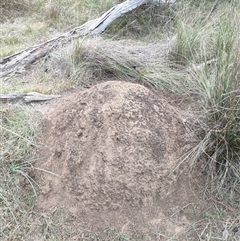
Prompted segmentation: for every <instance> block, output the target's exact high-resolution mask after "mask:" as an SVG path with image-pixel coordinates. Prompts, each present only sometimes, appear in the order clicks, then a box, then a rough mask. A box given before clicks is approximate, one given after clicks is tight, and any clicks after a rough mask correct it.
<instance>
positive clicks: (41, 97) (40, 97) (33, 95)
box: [0, 92, 61, 103]
mask: <svg viewBox="0 0 240 241" xmlns="http://www.w3.org/2000/svg"><path fill="white" fill-rule="evenodd" d="M59 97H61V95H45V94H41V93H38V92H29V93H27V94H1V95H0V100H3V101H11V100H23V101H25V102H27V103H29V102H36V101H47V100H52V99H56V98H59Z"/></svg>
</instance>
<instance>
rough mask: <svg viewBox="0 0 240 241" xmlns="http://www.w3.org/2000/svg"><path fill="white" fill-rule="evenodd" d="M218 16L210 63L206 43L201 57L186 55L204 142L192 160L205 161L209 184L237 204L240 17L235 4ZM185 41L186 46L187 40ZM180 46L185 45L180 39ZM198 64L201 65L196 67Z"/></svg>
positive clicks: (191, 49)
mask: <svg viewBox="0 0 240 241" xmlns="http://www.w3.org/2000/svg"><path fill="white" fill-rule="evenodd" d="M238 9H239V6H238ZM217 14H218V18H214V24H213V26H212V31H214V32H215V34H214V38H215V39H214V41H211V42H208V45H209V46H210V51H211V50H213V51H212V53H211V58H210V59H211V61H209V53H208V49H209V48H207V47H206V46H207V45H206V43H205V42H204V41H203V40H202V41H203V42H204V45H203V46H199V44H198V43H196V44H197V46H198V49H199V51H198V52H196V51H195V49H194V47H190V45H189V53H188V55H186V56H188V59H190V60H191V63H192V65H191V68H192V69H191V71H190V75H189V76H190V81H189V85H188V88H189V92H190V93H194V94H196V95H197V96H198V97H199V100H198V103H199V102H200V103H201V105H200V106H201V107H200V108H197V110H198V111H199V114H198V115H196V116H197V117H196V118H197V121H196V122H197V127H195V129H196V132H197V133H198V135H199V138H200V142H199V144H198V146H197V147H196V149H194V151H193V156H192V157H193V158H194V160H197V159H199V158H204V159H205V160H206V162H207V168H208V173H209V176H210V179H211V183H212V181H213V180H215V181H216V182H215V184H216V185H217V186H215V189H217V190H218V192H219V194H220V195H221V196H223V193H225V194H226V193H231V196H230V198H231V199H232V200H235V201H237V200H239V195H237V193H238V192H236V191H237V190H239V184H240V169H239V154H240V149H239V146H240V139H239V134H240V133H239V130H240V124H239V123H240V122H239V121H240V119H239V118H240V99H239V77H240V73H239V57H238V51H239V32H240V29H239V12H238V10H237V9H236V6H235V5H234V4H226V3H223V5H222V7H221V9H220V10H219V11H218V12H217ZM181 31H183V32H185V30H184V29H182V30H181ZM206 31H207V30H206ZM200 32H202V31H200ZM184 39H185V38H184ZM197 39H198V41H199V38H197ZM185 40H186V43H188V38H186V39H185ZM177 41H180V43H182V39H181V38H179V39H178V40H177ZM213 44H214V46H212V45H213ZM196 54H197V56H196ZM199 60H201V61H202V63H203V64H200V65H199V64H197V63H198V62H199ZM236 195H237V196H236Z"/></svg>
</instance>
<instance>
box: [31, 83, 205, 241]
mask: <svg viewBox="0 0 240 241" xmlns="http://www.w3.org/2000/svg"><path fill="white" fill-rule="evenodd" d="M181 113H182V114H183V115H184V112H183V111H182V110H181V109H179V108H178V107H177V106H176V105H175V106H174V105H171V104H169V100H168V99H167V98H165V97H164V96H160V95H159V94H156V93H153V92H152V91H151V90H149V89H147V88H145V87H143V86H141V85H139V84H133V83H127V82H121V81H110V82H105V83H101V84H98V85H96V86H93V87H91V88H90V89H87V90H84V91H79V92H77V93H73V94H71V95H68V96H67V97H64V98H62V99H59V100H57V101H55V102H53V103H51V107H49V108H48V111H47V112H46V119H45V121H44V134H43V138H42V141H41V142H42V144H43V146H42V148H41V149H40V150H39V153H38V155H39V156H40V158H41V160H40V161H38V162H37V164H36V167H37V168H41V169H45V170H47V171H48V172H46V171H44V172H39V171H38V173H37V176H38V177H37V182H38V183H39V185H40V194H39V198H38V202H37V205H36V210H38V211H45V210H50V209H51V210H54V209H55V208H62V209H63V210H65V211H66V213H68V214H69V213H70V214H71V215H72V216H73V217H74V218H75V219H77V220H79V222H81V223H82V224H83V225H85V226H88V227H92V229H93V230H96V231H98V230H101V229H104V228H106V227H109V226H111V227H112V226H114V227H117V228H120V229H121V230H123V231H124V232H132V231H134V232H139V233H142V234H144V235H145V237H146V240H155V239H152V238H151V237H153V236H151V235H153V234H156V232H157V233H158V234H159V235H161V237H162V238H163V239H161V240H167V239H168V238H170V237H172V236H173V235H178V234H179V235H180V234H181V233H184V232H186V230H188V229H189V228H190V226H191V225H192V224H193V223H194V222H195V221H197V220H198V218H199V217H198V214H197V213H199V208H200V206H201V205H200V203H201V196H202V194H201V190H200V189H201V188H200V187H199V186H201V184H202V180H203V178H204V177H203V176H202V175H203V174H202V173H201V171H199V172H195V174H193V173H194V172H190V171H189V168H184V164H183V165H182V166H181V168H178V169H176V170H175V171H173V172H172V173H171V171H172V170H174V168H175V167H176V166H177V164H178V163H179V158H180V157H181V155H183V154H184V153H185V152H186V151H187V149H188V148H189V143H192V140H189V138H192V137H191V135H190V134H191V133H190V134H189V132H188V131H187V130H186V128H185V126H184V125H183V122H182V119H181ZM186 165H187V163H186ZM186 165H185V167H186ZM53 173H54V174H53ZM191 175H192V176H191ZM194 175H196V176H197V178H196V176H195V177H193V176H194ZM159 240H160V239H159Z"/></svg>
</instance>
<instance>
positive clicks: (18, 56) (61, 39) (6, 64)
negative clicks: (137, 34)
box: [0, 0, 176, 78]
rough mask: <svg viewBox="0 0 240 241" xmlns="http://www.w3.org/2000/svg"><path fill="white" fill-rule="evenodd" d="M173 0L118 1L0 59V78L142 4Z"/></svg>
mask: <svg viewBox="0 0 240 241" xmlns="http://www.w3.org/2000/svg"><path fill="white" fill-rule="evenodd" d="M175 1H176V0H170V1H164V0H127V1H125V2H123V3H120V4H118V5H116V6H114V7H112V8H111V9H109V10H108V11H107V12H106V13H104V14H103V15H102V16H101V17H99V18H97V19H94V20H90V21H88V22H87V23H85V24H83V25H81V26H79V27H76V28H74V29H72V30H70V31H69V32H66V33H64V34H62V35H60V36H58V37H56V38H53V39H50V40H48V41H46V42H43V43H41V44H38V45H35V46H32V47H30V48H27V49H25V50H22V51H20V52H18V53H15V54H13V55H11V56H7V57H5V58H3V59H0V78H1V77H5V78H6V77H9V76H11V75H13V74H16V73H22V72H24V71H25V68H26V66H28V65H30V64H32V63H34V62H35V61H37V60H38V59H40V58H42V57H44V56H45V55H47V54H48V53H49V52H50V51H51V50H52V49H53V48H56V47H57V46H59V45H62V44H65V43H67V42H69V41H70V40H72V39H74V38H77V37H79V36H84V35H87V34H89V35H96V34H100V33H102V32H103V31H104V30H105V29H106V28H107V27H108V26H109V25H110V24H111V23H112V22H113V21H114V20H116V19H117V18H119V17H121V16H123V15H124V14H126V13H128V12H130V11H132V10H134V9H136V8H138V7H139V6H141V5H143V4H154V5H159V4H161V3H166V2H169V3H174V2H175Z"/></svg>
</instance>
